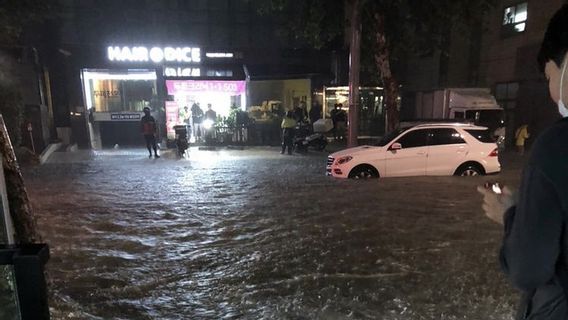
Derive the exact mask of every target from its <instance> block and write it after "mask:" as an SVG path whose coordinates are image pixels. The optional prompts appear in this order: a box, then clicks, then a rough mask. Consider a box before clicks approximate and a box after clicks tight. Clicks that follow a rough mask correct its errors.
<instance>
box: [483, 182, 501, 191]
mask: <svg viewBox="0 0 568 320" xmlns="http://www.w3.org/2000/svg"><path fill="white" fill-rule="evenodd" d="M483 186H484V187H485V189H487V190H491V191H492V192H493V193H496V194H502V193H503V185H502V184H501V183H499V182H486V183H485V184H484V185H483Z"/></svg>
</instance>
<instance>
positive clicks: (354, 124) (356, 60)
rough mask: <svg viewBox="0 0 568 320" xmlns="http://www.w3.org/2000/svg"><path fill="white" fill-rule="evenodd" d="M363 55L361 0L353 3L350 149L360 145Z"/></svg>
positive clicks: (350, 63)
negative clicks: (360, 90) (360, 80)
mask: <svg viewBox="0 0 568 320" xmlns="http://www.w3.org/2000/svg"><path fill="white" fill-rule="evenodd" d="M360 54H361V16H360V12H359V0H352V1H351V43H350V45H349V139H348V141H347V146H348V147H355V146H357V145H358V142H357V137H358V135H359V70H360V63H361V61H360Z"/></svg>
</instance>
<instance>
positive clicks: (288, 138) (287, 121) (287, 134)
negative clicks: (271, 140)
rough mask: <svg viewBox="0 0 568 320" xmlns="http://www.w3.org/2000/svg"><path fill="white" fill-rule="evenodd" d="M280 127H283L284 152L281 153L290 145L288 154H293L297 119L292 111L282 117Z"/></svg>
mask: <svg viewBox="0 0 568 320" xmlns="http://www.w3.org/2000/svg"><path fill="white" fill-rule="evenodd" d="M280 128H282V152H280V153H281V154H284V151H286V147H288V154H290V155H291V154H292V150H293V149H294V146H293V143H292V141H293V140H294V131H295V128H296V119H295V118H294V113H293V112H292V111H288V112H286V116H285V117H284V119H282V124H281V125H280Z"/></svg>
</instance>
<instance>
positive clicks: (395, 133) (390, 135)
mask: <svg viewBox="0 0 568 320" xmlns="http://www.w3.org/2000/svg"><path fill="white" fill-rule="evenodd" d="M408 129H409V128H399V129H396V130H394V131H391V132H389V133H387V134H386V135H385V136H384V137H383V138H382V139H381V140H379V142H377V143H376V144H375V145H376V146H378V147H384V146H386V145H387V144H389V143H390V142H391V141H392V140H394V138H396V137H398V136H399V135H400V134H401V133H403V132H404V131H406V130H408Z"/></svg>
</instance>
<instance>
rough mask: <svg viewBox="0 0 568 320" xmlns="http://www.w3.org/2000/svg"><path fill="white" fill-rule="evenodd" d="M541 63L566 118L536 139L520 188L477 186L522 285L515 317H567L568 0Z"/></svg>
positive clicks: (506, 262)
mask: <svg viewBox="0 0 568 320" xmlns="http://www.w3.org/2000/svg"><path fill="white" fill-rule="evenodd" d="M538 61H539V64H540V65H541V68H542V69H543V71H544V73H545V75H546V78H547V79H548V87H549V89H550V96H551V98H552V100H554V101H555V102H556V103H557V105H558V112H559V113H560V115H561V116H562V119H561V120H560V121H558V122H556V123H555V124H554V125H552V126H551V127H549V128H548V129H546V130H545V131H544V132H543V133H542V134H541V135H540V136H539V137H538V138H537V140H536V141H535V143H534V145H533V148H532V151H531V154H530V157H529V160H528V163H527V164H526V167H525V169H524V171H523V177H522V181H521V186H520V188H519V191H518V192H517V194H516V195H515V194H513V192H512V191H511V190H510V189H509V188H507V187H504V188H503V189H502V193H500V194H498V193H494V192H492V191H490V190H489V189H486V188H484V187H478V191H479V192H480V193H481V194H483V197H484V199H483V201H484V203H483V209H484V211H485V214H486V216H487V217H489V218H490V219H491V220H493V221H495V222H497V223H500V224H503V225H504V231H505V236H504V238H503V243H502V247H501V252H500V255H499V256H500V262H501V267H502V269H503V271H504V273H505V274H506V275H507V276H508V278H509V280H510V281H511V282H512V284H513V285H514V286H515V287H516V288H518V289H520V290H521V292H522V301H521V303H520V308H519V312H518V315H517V318H516V319H532V320H540V319H548V320H560V319H562V320H565V319H568V110H567V109H566V105H565V104H564V101H565V100H566V99H568V79H566V78H567V77H568V76H567V75H566V72H567V70H566V69H567V67H566V66H567V65H568V4H565V5H564V6H563V7H562V8H561V9H560V10H559V11H558V12H556V14H555V15H554V16H553V18H552V19H551V20H550V23H549V25H548V28H547V31H546V33H545V35H544V40H543V43H542V47H541V49H540V53H539V57H538Z"/></svg>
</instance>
